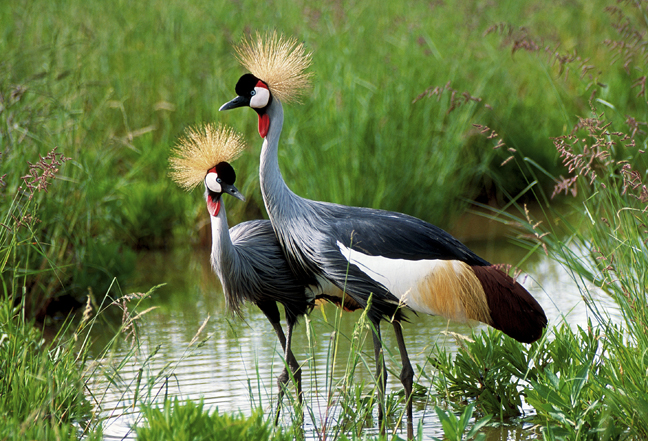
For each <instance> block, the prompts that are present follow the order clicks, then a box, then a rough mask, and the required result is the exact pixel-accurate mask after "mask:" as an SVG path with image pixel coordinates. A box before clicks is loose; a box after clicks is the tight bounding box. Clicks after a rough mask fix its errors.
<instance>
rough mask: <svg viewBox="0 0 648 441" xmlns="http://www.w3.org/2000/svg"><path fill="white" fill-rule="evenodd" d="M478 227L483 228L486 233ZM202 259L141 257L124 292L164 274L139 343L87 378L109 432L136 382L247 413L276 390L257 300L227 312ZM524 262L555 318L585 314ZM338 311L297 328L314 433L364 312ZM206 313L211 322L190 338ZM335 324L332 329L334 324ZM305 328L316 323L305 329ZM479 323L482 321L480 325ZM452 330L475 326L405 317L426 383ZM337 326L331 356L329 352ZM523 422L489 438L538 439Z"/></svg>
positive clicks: (274, 344) (369, 361)
mask: <svg viewBox="0 0 648 441" xmlns="http://www.w3.org/2000/svg"><path fill="white" fill-rule="evenodd" d="M464 231H466V230H464ZM468 231H470V229H468ZM483 233H484V231H483V229H482V231H481V234H480V235H481V237H482V238H483V237H484V234H483ZM463 239H464V240H465V241H466V242H467V244H468V245H469V246H470V247H471V248H472V249H474V250H475V251H476V252H477V253H478V254H480V255H481V256H483V257H484V258H486V259H488V260H489V261H491V262H513V263H515V262H519V261H520V259H522V258H523V257H524V255H525V254H526V252H525V251H524V250H521V249H519V248H517V247H516V246H514V245H511V244H509V243H508V242H507V241H505V240H497V241H493V240H482V241H479V242H475V241H471V236H469V235H467V236H466V237H464V238H463ZM208 262H209V255H208V250H201V251H196V250H191V249H184V250H175V251H173V252H165V253H162V252H154V253H148V254H144V255H142V256H141V257H140V259H139V262H138V267H137V277H136V278H135V279H134V280H132V281H131V284H130V288H129V292H130V291H131V290H134V291H146V290H148V288H150V287H151V286H154V285H158V284H160V283H163V282H165V283H166V285H165V286H163V287H161V288H159V289H158V290H156V291H155V292H154V293H153V294H152V296H151V298H150V299H148V300H147V301H146V302H145V303H144V304H143V305H141V307H140V309H141V310H143V309H145V308H148V307H151V306H154V307H156V309H154V310H152V311H150V312H149V313H147V314H146V315H145V316H144V317H143V318H142V320H141V323H140V326H139V329H138V345H139V351H137V352H136V355H135V356H134V357H132V358H131V359H129V361H128V363H127V364H126V366H125V367H124V368H122V369H121V371H120V378H119V380H118V381H114V382H112V383H109V382H108V381H106V379H105V378H104V377H102V376H98V377H97V378H96V381H95V382H94V383H93V384H92V386H91V389H92V391H93V393H94V394H95V395H96V396H97V397H98V398H99V399H100V401H101V403H102V406H101V412H103V414H104V415H106V416H109V417H110V418H108V419H107V421H106V424H105V427H104V433H105V438H106V439H122V438H124V437H127V438H134V434H133V433H132V432H131V426H132V424H133V423H134V422H136V421H137V419H138V418H139V413H138V411H137V404H135V405H133V401H134V399H135V391H136V390H138V397H137V401H141V400H144V401H151V400H155V401H161V400H162V399H163V397H164V395H165V394H166V395H168V396H171V397H179V398H181V399H183V400H184V399H191V400H198V399H200V398H202V399H203V400H204V403H205V406H206V407H207V408H209V409H214V408H218V409H219V411H221V412H232V411H241V412H243V413H245V414H249V413H250V412H252V410H253V409H255V408H258V407H259V406H260V407H261V408H263V409H264V410H265V411H266V412H269V411H270V409H271V407H272V405H273V400H274V399H275V398H274V397H275V396H276V390H275V380H274V379H275V377H276V376H277V375H278V373H279V372H280V370H281V369H282V368H283V364H282V360H281V354H280V353H281V348H280V346H279V344H278V341H277V339H276V337H275V334H274V333H273V331H272V328H271V327H270V325H269V323H268V322H267V320H266V318H265V317H264V316H263V315H262V314H261V313H260V312H259V311H258V310H257V309H256V308H255V307H253V306H250V307H248V308H246V310H245V312H244V316H243V317H242V318H236V317H232V316H231V315H230V314H228V313H227V311H226V309H225V302H224V299H223V295H222V292H221V288H220V284H219V282H218V279H217V278H216V277H215V276H214V275H213V274H212V272H211V269H210V267H209V263H208ZM524 268H525V269H526V271H527V275H526V276H521V280H523V282H524V285H525V286H526V287H527V289H528V290H529V291H530V292H531V293H532V294H533V295H534V296H535V297H536V299H537V300H538V301H539V302H540V304H541V305H542V306H543V307H544V308H545V311H546V312H547V315H548V317H549V320H550V324H551V325H556V324H559V323H560V322H561V321H563V320H566V321H567V322H568V323H569V324H570V325H572V326H576V325H584V324H586V322H587V317H588V311H587V309H586V307H585V305H584V304H583V302H582V300H581V298H580V294H579V292H578V290H577V289H576V287H575V285H574V284H573V283H572V281H571V279H570V277H569V275H568V274H567V273H565V272H564V271H563V270H562V269H561V268H560V267H559V266H557V265H556V264H554V263H552V262H551V261H549V260H548V259H546V258H544V257H543V256H542V255H537V256H536V257H535V258H533V259H531V260H529V261H527V262H525V264H524ZM338 314H339V312H338V310H337V309H335V308H333V307H331V306H330V305H327V306H324V307H323V308H316V309H315V310H314V311H313V312H312V313H311V315H310V316H309V318H308V320H307V321H304V320H302V321H301V322H300V324H299V326H298V327H297V331H296V335H295V338H294V343H293V349H294V352H295V355H296V357H297V359H298V360H299V361H300V362H304V363H305V367H304V374H303V382H304V385H303V386H304V392H305V398H306V404H307V406H309V407H310V409H311V412H310V413H309V414H308V415H307V416H306V419H305V431H306V436H307V438H312V439H318V438H319V437H320V436H319V435H318V434H319V433H320V432H319V431H320V430H321V428H322V426H323V422H324V421H325V420H326V419H327V418H330V416H331V415H333V416H334V415H335V414H336V412H337V411H338V410H339V409H338V408H336V407H335V405H333V406H330V405H327V401H326V379H327V378H331V377H332V378H333V379H334V380H335V381H338V380H339V379H341V378H343V377H344V374H345V368H346V367H347V365H348V358H349V353H350V344H349V339H350V337H351V336H352V335H353V329H354V324H355V323H356V322H357V320H359V318H360V313H359V312H356V313H344V314H343V315H342V319H341V321H340V322H339V324H338V325H336V319H337V318H338V317H339V315H338ZM205 320H207V323H206V325H205V327H204V329H203V330H202V332H201V334H200V335H199V336H198V337H197V341H195V340H196V338H194V337H195V336H196V333H197V332H198V330H199V328H200V327H201V325H202V324H203V323H204V322H205ZM336 326H337V327H338V329H339V333H338V334H336V333H335V332H334V330H335V329H336ZM307 328H308V329H311V330H312V332H311V333H310V339H309V336H308V334H309V333H308V332H307ZM382 329H383V340H384V342H385V347H386V348H387V350H388V355H387V357H388V359H387V367H388V370H389V372H390V376H389V378H388V386H387V387H388V391H392V392H393V391H398V390H400V388H401V385H400V383H399V381H398V373H399V372H400V359H399V355H398V350H397V347H396V342H395V339H394V336H393V331H392V330H391V327H390V326H389V325H388V324H383V328H382ZM479 329H482V327H481V326H478V327H477V330H479ZM448 331H449V332H452V333H459V334H469V333H470V332H471V328H470V327H469V326H467V325H464V324H456V323H447V322H446V321H445V320H443V319H441V318H438V317H428V316H415V315H413V314H410V322H409V323H407V324H405V326H404V332H405V338H406V344H407V347H408V351H409V354H410V359H411V361H412V365H413V366H414V367H415V371H416V372H417V374H416V377H415V381H417V382H419V383H420V384H421V385H423V386H429V385H430V381H429V380H428V379H426V378H424V377H422V376H421V375H420V374H419V371H420V370H423V371H424V372H425V373H427V374H432V370H431V368H430V366H429V362H428V356H429V355H430V353H431V351H432V348H433V346H434V345H436V344H439V345H441V346H444V347H447V348H449V349H450V350H452V349H453V348H455V347H456V341H455V338H454V337H453V336H452V335H451V334H448ZM336 336H339V339H338V340H337V342H338V343H337V344H338V347H337V357H336V359H335V360H332V355H331V354H332V353H333V352H334V351H333V347H334V345H335V342H336V339H335V337H336ZM192 340H194V343H193V344H192V343H191V342H192ZM309 340H310V341H309ZM129 349H130V348H129V347H128V346H127V345H123V347H121V348H120V349H119V351H118V353H117V354H116V356H115V360H117V361H118V360H120V359H123V358H124V357H125V356H126V354H128V351H129ZM372 354H373V350H372V346H371V338H370V337H368V336H367V338H366V343H365V344H364V346H363V352H362V356H361V358H360V360H359V362H358V363H354V364H356V365H357V369H356V372H355V377H354V384H362V382H364V383H365V384H368V385H370V384H371V382H372V375H371V372H372V369H373V366H374V364H373V363H374V361H373V355H372ZM147 382H148V383H147ZM147 384H148V386H147ZM365 390H366V392H365V393H366V394H370V393H371V387H370V386H367V387H366V388H365ZM428 400H432V401H431V402H426V401H425V399H423V400H421V401H419V402H417V403H416V405H415V420H416V421H415V424H418V422H419V421H422V424H423V432H424V435H425V438H426V439H431V438H432V437H440V436H442V430H441V427H440V424H439V421H438V418H437V416H436V414H435V413H434V410H433V405H434V401H433V400H434V397H433V396H430V397H428ZM291 415H292V408H291V407H286V406H284V412H283V416H284V422H285V423H286V424H288V422H289V419H290V417H291ZM374 426H375V421H374V424H373V425H372V424H371V422H370V423H369V427H368V428H367V429H366V432H368V433H373V432H375V430H376V429H375V428H374ZM528 426H530V425H525V424H520V423H518V424H513V425H511V426H504V427H500V428H498V429H493V430H492V431H491V432H490V433H489V434H488V439H498V440H499V439H535V438H536V437H537V434H536V433H535V432H533V430H531V429H530V428H529V427H528ZM400 433H401V436H402V437H405V434H403V433H402V432H400Z"/></svg>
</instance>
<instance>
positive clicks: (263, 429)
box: [136, 398, 293, 441]
mask: <svg viewBox="0 0 648 441" xmlns="http://www.w3.org/2000/svg"><path fill="white" fill-rule="evenodd" d="M142 413H143V416H144V418H145V420H146V422H145V424H142V425H140V426H138V427H137V429H136V434H137V439H138V440H139V441H166V440H170V439H173V440H177V441H198V440H206V439H218V440H223V441H239V440H249V441H266V440H275V441H284V440H285V441H288V440H292V439H293V437H292V435H288V434H286V433H284V432H282V430H281V429H275V428H273V426H272V423H271V422H270V421H267V420H266V419H264V416H263V413H262V412H260V411H257V412H255V413H254V414H252V415H251V416H250V417H245V416H243V415H229V414H220V413H218V409H216V410H214V411H213V412H209V411H207V410H205V409H204V404H203V402H202V401H200V402H198V403H195V402H192V401H187V402H185V403H182V402H180V400H178V399H177V398H175V399H174V400H170V399H167V400H165V401H164V403H163V404H162V406H161V407H160V406H151V405H149V406H145V407H144V408H143V409H142Z"/></svg>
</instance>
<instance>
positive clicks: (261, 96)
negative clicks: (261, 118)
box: [250, 87, 270, 109]
mask: <svg viewBox="0 0 648 441" xmlns="http://www.w3.org/2000/svg"><path fill="white" fill-rule="evenodd" d="M269 102H270V91H269V90H268V89H266V88H265V87H255V88H254V91H253V92H252V98H251V99H250V107H252V108H253V109H262V108H264V107H265V106H267V105H268V103H269Z"/></svg>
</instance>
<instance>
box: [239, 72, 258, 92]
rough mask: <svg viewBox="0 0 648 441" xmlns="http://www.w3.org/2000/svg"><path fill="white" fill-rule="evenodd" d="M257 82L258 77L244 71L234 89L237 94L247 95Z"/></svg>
mask: <svg viewBox="0 0 648 441" xmlns="http://www.w3.org/2000/svg"><path fill="white" fill-rule="evenodd" d="M258 82H259V79H258V78H257V77H255V76H254V75H252V74H251V73H246V74H245V75H243V76H242V77H241V78H239V80H238V82H237V83H236V88H235V89H234V90H235V91H236V94H237V95H239V96H248V95H249V94H250V92H252V91H253V90H254V88H255V87H256V85H257V83H258Z"/></svg>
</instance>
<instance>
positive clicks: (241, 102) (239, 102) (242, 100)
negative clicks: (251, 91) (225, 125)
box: [218, 96, 250, 110]
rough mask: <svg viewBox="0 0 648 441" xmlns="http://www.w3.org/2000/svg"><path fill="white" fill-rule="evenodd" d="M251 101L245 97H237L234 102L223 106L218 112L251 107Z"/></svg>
mask: <svg viewBox="0 0 648 441" xmlns="http://www.w3.org/2000/svg"><path fill="white" fill-rule="evenodd" d="M249 105H250V100H249V99H248V98H246V97H244V96H237V97H236V98H234V99H233V100H232V101H228V102H226V103H225V104H223V105H222V106H221V107H220V109H218V110H229V109H236V108H237V107H244V106H249Z"/></svg>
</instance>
